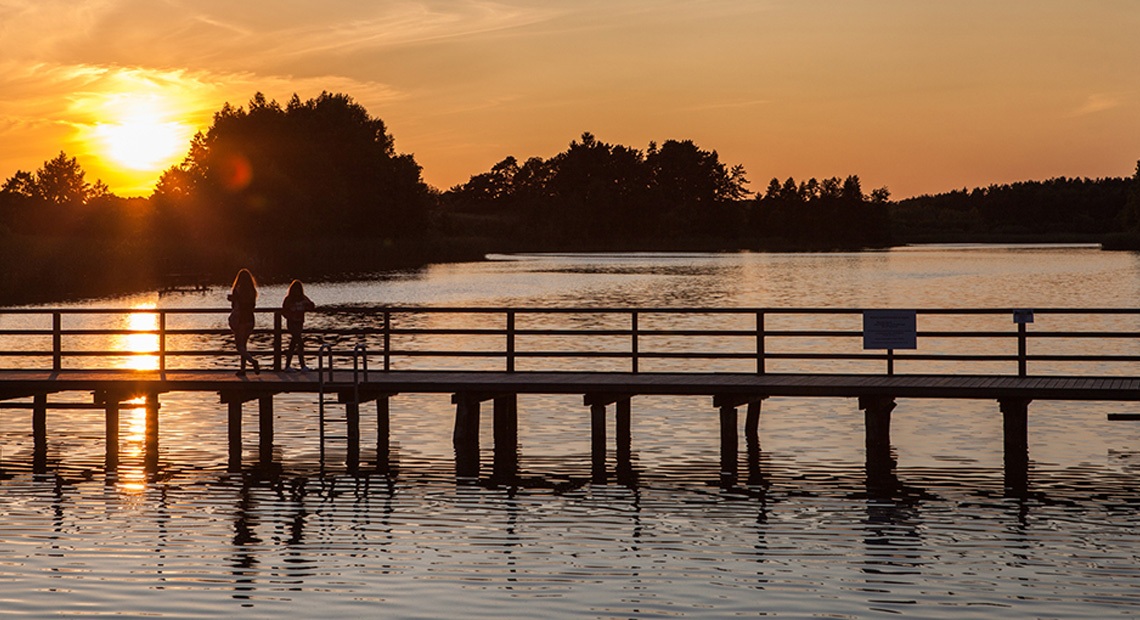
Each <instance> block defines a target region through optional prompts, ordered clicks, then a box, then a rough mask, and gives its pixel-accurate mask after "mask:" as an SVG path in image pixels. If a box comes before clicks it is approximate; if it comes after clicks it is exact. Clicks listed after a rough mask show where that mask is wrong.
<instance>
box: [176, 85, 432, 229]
mask: <svg viewBox="0 0 1140 620" xmlns="http://www.w3.org/2000/svg"><path fill="white" fill-rule="evenodd" d="M420 172H421V169H420V166H419V165H418V164H416V162H415V160H414V159H413V157H412V156H411V155H400V154H397V153H396V151H395V143H394V140H393V138H392V136H391V135H390V134H389V133H388V132H387V128H386V126H385V125H384V122H383V121H381V120H380V119H378V118H373V117H371V116H370V115H369V114H368V113H367V111H366V110H365V109H364V108H363V107H362V106H360V105H359V104H357V103H355V102H354V101H353V100H352V99H351V98H350V97H348V96H347V95H341V94H330V93H327V92H326V93H322V94H321V95H320V96H319V97H317V98H315V99H310V100H308V101H301V99H300V98H299V97H297V96H296V95H294V96H293V97H292V99H291V100H290V101H289V103H288V104H287V105H286V106H284V107H282V106H281V105H280V104H278V103H277V102H276V101H267V100H266V98H265V96H264V95H262V94H261V93H258V94H256V95H255V96H254V97H253V99H252V100H251V101H250V102H249V105H248V109H245V108H241V107H234V106H232V105H230V104H229V103H227V104H225V105H224V106H222V108H221V110H219V111H218V112H217V113H216V114H215V115H214V122H213V125H212V126H211V127H210V128H209V129H208V130H207V131H206V132H205V133H201V134H198V135H197V136H195V138H194V140H193V141H192V143H191V147H190V152H189V154H188V155H187V157H186V159H185V161H183V163H182V164H181V165H179V166H177V167H174V168H171V169H170V170H167V171H166V173H164V174H163V176H162V178H161V179H160V180H159V183H158V185H157V186H156V189H155V193H154V196H153V199H154V200H155V202H156V203H157V204H159V205H160V206H161V207H163V210H164V214H165V215H166V216H167V226H168V227H169V228H172V229H177V228H181V229H184V230H191V231H196V232H197V234H198V235H199V236H200V237H202V238H216V237H217V235H219V234H222V235H223V239H230V240H233V241H235V242H242V243H255V242H256V243H260V244H261V245H262V246H265V247H272V248H280V247H281V243H282V242H283V241H289V240H296V239H302V238H309V237H361V238H376V239H378V240H383V239H389V240H392V239H400V238H408V237H417V236H419V235H422V234H423V233H424V231H425V228H426V224H427V222H428V214H429V208H430V205H431V203H432V196H431V192H430V190H429V188H428V187H427V185H426V184H424V183H423V181H422V179H421V176H420Z"/></svg>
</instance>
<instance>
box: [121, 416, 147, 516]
mask: <svg viewBox="0 0 1140 620" xmlns="http://www.w3.org/2000/svg"><path fill="white" fill-rule="evenodd" d="M119 414H120V416H121V419H122V420H124V421H125V422H126V426H125V428H124V429H123V433H122V435H121V439H120V442H121V443H120V445H119V454H120V456H121V458H122V461H123V463H122V466H120V468H119V489H121V490H122V491H124V492H126V493H130V494H138V493H142V492H143V491H146V482H147V476H146V466H145V465H144V462H145V454H146V397H145V396H138V397H135V398H132V399H130V400H127V401H123V403H122V405H121V407H120V409H119Z"/></svg>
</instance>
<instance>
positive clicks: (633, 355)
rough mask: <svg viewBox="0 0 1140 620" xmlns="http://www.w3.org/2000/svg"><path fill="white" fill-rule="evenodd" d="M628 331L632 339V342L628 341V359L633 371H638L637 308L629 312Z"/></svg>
mask: <svg viewBox="0 0 1140 620" xmlns="http://www.w3.org/2000/svg"><path fill="white" fill-rule="evenodd" d="M629 333H630V338H631V340H632V342H631V343H630V361H631V362H632V365H633V372H635V373H636V372H637V371H638V362H639V360H638V358H639V355H638V342H637V310H634V311H632V312H631V313H630V328H629Z"/></svg>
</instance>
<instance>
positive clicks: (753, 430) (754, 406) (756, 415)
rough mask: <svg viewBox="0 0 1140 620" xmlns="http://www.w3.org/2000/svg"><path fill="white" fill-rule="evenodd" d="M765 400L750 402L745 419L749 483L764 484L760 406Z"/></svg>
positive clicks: (752, 484)
mask: <svg viewBox="0 0 1140 620" xmlns="http://www.w3.org/2000/svg"><path fill="white" fill-rule="evenodd" d="M762 402H763V401H760V400H756V401H753V402H750V403H748V413H747V415H746V417H745V419H744V438H745V442H746V444H747V446H748V484H749V485H750V486H758V485H761V484H764V472H763V471H762V470H761V469H760V406H761V403H762Z"/></svg>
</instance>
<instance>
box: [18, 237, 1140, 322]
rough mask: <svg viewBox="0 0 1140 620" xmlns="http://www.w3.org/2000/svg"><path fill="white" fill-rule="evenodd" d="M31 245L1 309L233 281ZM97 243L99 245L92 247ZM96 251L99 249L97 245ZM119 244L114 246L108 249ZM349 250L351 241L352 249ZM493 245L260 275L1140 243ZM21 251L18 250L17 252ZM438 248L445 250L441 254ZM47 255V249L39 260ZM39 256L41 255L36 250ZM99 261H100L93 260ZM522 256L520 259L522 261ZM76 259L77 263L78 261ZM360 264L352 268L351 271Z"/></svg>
mask: <svg viewBox="0 0 1140 620" xmlns="http://www.w3.org/2000/svg"><path fill="white" fill-rule="evenodd" d="M28 243H29V241H28V240H24V242H23V244H5V247H4V248H3V249H0V260H3V264H4V265H5V267H4V272H3V273H0V284H2V286H0V307H19V306H29V305H43V304H52V303H71V302H76V301H82V300H91V299H99V298H103V297H112V296H118V295H125V294H130V293H138V292H144V291H157V290H162V289H164V288H174V287H177V286H179V285H180V284H184V283H185V282H190V283H192V286H194V287H197V288H212V287H218V286H226V285H228V284H229V279H230V277H231V276H230V274H229V271H228V270H227V271H220V270H217V269H215V270H213V271H211V272H200V273H195V272H179V273H177V274H174V273H162V272H160V271H159V270H157V269H156V266H155V265H154V264H152V263H150V262H148V261H147V260H146V259H145V258H144V257H140V256H139V255H138V254H136V253H131V252H126V253H124V254H122V255H121V256H120V255H116V254H114V252H113V250H115V249H117V248H114V247H95V248H94V249H93V248H92V247H86V248H83V250H84V251H82V252H80V253H78V254H77V256H76V257H73V258H70V259H69V258H68V257H67V256H56V255H53V256H50V257H49V258H47V259H43V258H41V260H36V259H35V258H32V259H29V258H28V255H26V253H25V250H27V249H28V248H27V247H26V246H27V245H28ZM93 243H94V242H93ZM94 245H95V246H100V244H98V243H95V244H94ZM110 245H114V244H110ZM348 245H351V244H348ZM493 245H497V244H492V243H488V244H486V246H484V244H481V243H477V242H474V243H473V242H472V240H466V242H462V243H461V242H456V243H450V244H449V243H447V242H446V240H441V241H440V242H437V243H433V244H431V246H432V247H421V248H419V249H418V250H416V251H411V250H409V251H408V252H407V253H399V252H386V253H373V254H370V255H368V256H367V257H358V258H360V260H359V261H354V260H353V259H354V257H355V256H354V252H352V251H351V250H352V248H348V250H346V251H345V252H344V253H343V254H342V255H341V256H340V257H339V258H338V260H335V261H331V262H326V263H321V262H312V263H310V264H308V265H307V266H306V268H305V269H304V271H303V272H302V271H289V270H282V269H273V268H268V267H265V265H261V267H262V268H258V266H256V265H255V267H254V272H255V274H257V275H258V277H259V279H260V281H261V282H262V283H264V284H274V283H281V282H288V281H289V279H291V278H293V277H298V278H301V279H303V280H305V281H308V282H334V281H347V280H354V279H361V278H366V277H369V276H371V275H374V274H380V273H384V272H388V271H398V270H416V269H422V268H424V267H426V266H428V265H432V264H447V263H461V262H477V261H485V260H518V259H525V258H526V257H528V256H531V257H542V256H566V255H589V254H601V255H604V254H611V255H634V254H644V255H646V256H654V255H662V256H667V255H670V254H672V255H691V254H700V253H706V254H724V253H748V252H751V253H763V254H786V253H820V254H825V253H851V252H874V251H891V250H895V251H898V250H907V249H912V250H913V251H922V250H924V249H957V248H960V249H964V250H968V249H974V248H976V249H987V248H1001V247H1008V248H1011V249H1031V248H1043V249H1048V248H1058V249H1064V248H1089V249H1093V248H1098V249H1100V250H1102V251H1136V250H1140V244H1136V245H1133V246H1131V247H1126V246H1125V245H1124V244H1120V243H1117V244H1112V243H1110V242H1107V241H1106V240H1101V239H1089V238H1079V239H1076V238H1073V237H1071V236H1070V237H1065V238H1058V237H1057V236H1037V237H1033V236H1025V235H1017V236H1005V237H1004V238H1000V236H996V235H995V236H987V238H986V239H984V240H970V241H967V240H959V239H955V240H952V241H950V240H938V241H926V240H923V241H915V242H911V243H899V244H895V245H892V246H889V247H884V248H863V249H834V250H818V249H806V248H795V247H794V245H792V244H787V246H786V247H781V248H778V249H774V248H763V247H762V248H739V247H731V246H730V245H729V244H722V245H719V246H718V245H717V244H714V243H711V242H708V241H703V242H702V241H700V240H696V242H688V243H675V244H671V243H661V244H654V246H655V247H653V248H647V247H627V248H617V247H584V246H582V247H573V248H550V249H534V248H526V249H524V248H522V247H519V248H511V249H505V248H496V247H492V246H493ZM17 246H19V247H17ZM435 250H440V251H435ZM43 254H44V252H43V250H42V248H40V250H39V255H40V256H41V257H42V256H43ZM32 256H33V257H35V256H36V254H35V253H32ZM93 257H96V258H93ZM516 257H517V258H516ZM72 261H74V262H72ZM348 267H354V268H348Z"/></svg>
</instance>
